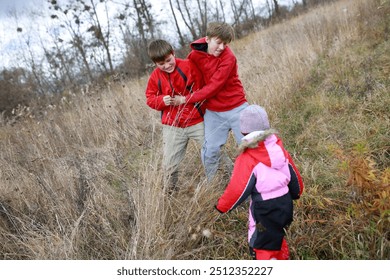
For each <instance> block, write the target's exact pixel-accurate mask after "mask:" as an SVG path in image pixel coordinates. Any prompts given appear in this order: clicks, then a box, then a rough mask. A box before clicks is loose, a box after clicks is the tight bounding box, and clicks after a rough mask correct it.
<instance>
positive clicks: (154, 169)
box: [0, 0, 390, 259]
mask: <svg viewBox="0 0 390 280" xmlns="http://www.w3.org/2000/svg"><path fill="white" fill-rule="evenodd" d="M389 12H390V2H389V1H388V0H340V1H338V2H335V3H332V4H331V5H329V6H324V7H318V8H316V9H315V10H312V11H309V12H308V13H307V14H302V15H301V16H299V17H297V18H294V19H291V20H288V21H285V22H282V23H280V24H277V25H275V26H272V27H270V28H268V29H265V30H262V31H259V32H258V33H256V34H252V35H250V36H248V37H246V38H244V39H241V40H238V41H235V42H233V43H232V45H231V47H232V49H233V50H234V52H235V53H236V55H237V58H238V62H239V71H240V75H241V79H242V82H243V84H244V86H245V89H246V91H247V96H248V100H249V102H250V103H257V104H260V105H262V106H265V107H266V109H267V111H268V112H269V116H270V120H271V124H272V126H273V127H275V128H276V129H278V130H279V131H280V135H281V137H282V138H283V140H284V142H285V145H286V147H287V148H288V150H289V151H290V152H291V154H292V155H293V157H294V158H295V162H296V164H297V165H298V168H299V169H300V170H301V173H302V175H303V179H304V182H305V186H306V189H305V193H304V195H303V197H302V198H301V199H300V200H299V201H297V202H296V203H295V220H294V222H293V224H292V226H291V227H290V229H289V231H288V233H287V234H288V236H287V237H288V242H289V245H290V249H291V257H292V259H389V258H390V246H389V239H390V230H389V228H390V227H389V225H390V223H389V222H390V217H389V210H390V187H389V180H390V169H389V166H390V155H389V153H390V141H389V140H390V119H389V118H390V114H389V108H390V94H389V92H390V43H389V34H390V17H389ZM146 81H147V77H144V78H143V79H140V80H131V81H122V82H113V81H107V82H106V86H105V87H103V88H98V87H95V86H90V87H86V88H85V89H84V90H83V91H82V92H74V93H72V92H69V93H67V94H66V95H65V96H64V97H63V98H62V100H61V102H60V103H59V104H58V105H54V106H53V105H52V106H47V108H46V115H45V117H44V118H39V119H38V118H37V117H36V116H34V115H32V113H31V112H30V111H29V110H28V108H19V109H18V110H16V112H15V120H16V121H15V122H13V123H6V122H5V121H4V120H0V124H1V126H0V150H1V153H0V166H1V168H0V252H1V254H2V256H1V258H2V259H249V255H248V254H247V241H246V234H247V230H246V223H247V204H245V205H242V206H241V207H239V208H238V209H236V210H235V211H233V212H232V213H230V214H226V215H220V214H218V213H217V212H216V211H215V210H214V204H215V202H216V201H217V199H218V197H219V195H220V194H221V193H222V192H223V189H224V187H225V184H226V182H227V180H228V177H227V176H226V174H224V172H223V171H221V173H220V174H218V178H217V180H215V182H213V183H212V184H209V185H208V184H206V182H205V178H204V174H203V169H202V166H201V162H200V158H199V154H200V151H199V147H197V146H196V145H195V144H194V143H191V145H190V147H189V151H188V153H187V156H186V159H185V164H184V165H183V168H182V172H181V175H180V176H181V177H180V184H181V189H180V191H179V192H178V193H177V194H176V195H174V196H173V197H167V196H165V195H164V194H163V193H162V187H161V185H162V184H161V182H162V172H161V168H160V165H161V144H162V141H161V127H160V122H159V113H158V112H155V111H153V110H151V109H150V108H148V107H147V106H146V104H145V97H144V89H145V85H146ZM235 149H236V147H235V144H234V141H233V139H232V138H231V139H229V142H228V144H227V146H226V150H227V152H228V153H229V154H230V155H231V156H232V157H234V156H235ZM209 233H210V234H209Z"/></svg>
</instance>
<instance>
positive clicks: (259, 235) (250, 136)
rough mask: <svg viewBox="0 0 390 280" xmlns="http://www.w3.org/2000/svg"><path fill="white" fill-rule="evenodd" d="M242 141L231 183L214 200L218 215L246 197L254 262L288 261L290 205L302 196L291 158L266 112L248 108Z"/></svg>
mask: <svg viewBox="0 0 390 280" xmlns="http://www.w3.org/2000/svg"><path fill="white" fill-rule="evenodd" d="M240 127H241V132H242V133H243V134H244V135H245V136H244V138H243V139H242V142H241V145H240V147H239V151H240V152H241V153H240V155H239V156H238V157H237V159H236V162H235V164H234V170H233V174H232V177H231V180H230V182H229V184H228V186H227V187H226V189H225V192H224V193H223V195H222V196H221V197H220V199H219V200H218V203H217V205H216V208H217V210H218V211H220V212H221V213H225V212H228V211H231V210H233V209H234V208H235V207H237V206H238V205H239V204H240V203H242V202H244V201H245V200H246V199H247V198H248V197H249V196H250V198H251V200H250V206H249V229H248V242H249V247H250V252H251V255H252V256H253V258H254V259H257V260H270V259H278V260H287V259H289V249H288V245H287V242H286V240H285V238H284V236H285V230H286V228H287V227H288V226H289V225H290V223H291V222H292V220H293V199H298V198H299V197H300V196H301V194H302V191H303V188H304V186H303V181H302V178H301V175H300V173H299V171H298V169H297V168H296V167H295V165H294V162H293V161H292V158H291V156H290V154H289V153H288V152H287V151H286V150H285V149H284V147H283V143H282V141H281V140H280V138H279V137H278V136H277V135H276V131H275V130H273V129H270V125H269V121H268V116H267V113H266V111H265V110H264V109H263V108H262V107H260V106H258V105H250V106H248V107H247V108H245V109H244V110H243V111H242V112H241V115H240Z"/></svg>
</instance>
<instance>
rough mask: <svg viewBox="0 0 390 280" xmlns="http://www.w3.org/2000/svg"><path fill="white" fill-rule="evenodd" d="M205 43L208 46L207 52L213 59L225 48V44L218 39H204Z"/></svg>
mask: <svg viewBox="0 0 390 280" xmlns="http://www.w3.org/2000/svg"><path fill="white" fill-rule="evenodd" d="M206 42H207V44H208V47H207V52H208V53H209V54H211V55H213V56H215V57H218V56H220V55H221V53H222V52H223V51H224V49H225V48H226V46H227V43H225V42H223V41H222V40H221V39H219V38H218V37H211V38H209V37H206Z"/></svg>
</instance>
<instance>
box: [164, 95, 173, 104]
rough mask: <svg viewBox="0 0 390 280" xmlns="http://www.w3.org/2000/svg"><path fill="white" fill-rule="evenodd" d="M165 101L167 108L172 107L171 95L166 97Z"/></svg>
mask: <svg viewBox="0 0 390 280" xmlns="http://www.w3.org/2000/svg"><path fill="white" fill-rule="evenodd" d="M163 101H164V104H165V105H166V106H169V105H172V97H171V96H169V95H165V96H164V97H163Z"/></svg>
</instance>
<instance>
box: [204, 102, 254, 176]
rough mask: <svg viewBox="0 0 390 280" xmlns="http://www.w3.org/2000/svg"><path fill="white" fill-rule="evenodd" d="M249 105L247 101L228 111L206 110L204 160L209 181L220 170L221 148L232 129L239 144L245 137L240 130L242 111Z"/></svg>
mask: <svg viewBox="0 0 390 280" xmlns="http://www.w3.org/2000/svg"><path fill="white" fill-rule="evenodd" d="M248 105H249V104H248V103H247V102H245V103H244V104H242V105H240V106H239V107H237V108H234V109H232V110H230V111H226V112H215V111H210V110H206V113H205V115H204V126H205V135H204V137H205V142H204V144H203V147H202V162H203V165H204V167H205V170H206V176H207V179H208V180H209V181H211V180H212V179H213V178H214V176H215V174H216V172H217V170H218V165H219V161H220V158H221V148H222V146H223V145H225V144H226V141H227V139H228V136H229V131H230V130H231V131H232V132H233V135H234V138H235V140H236V142H237V144H240V142H241V139H242V137H243V135H242V133H241V130H240V112H241V111H242V110H243V109H245V108H246V107H247V106H248Z"/></svg>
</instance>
